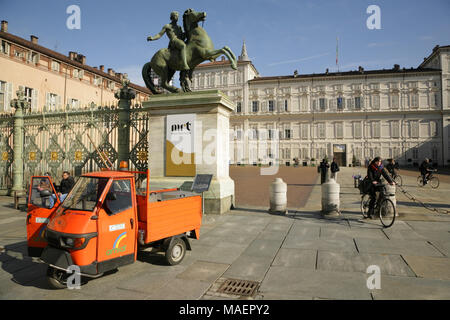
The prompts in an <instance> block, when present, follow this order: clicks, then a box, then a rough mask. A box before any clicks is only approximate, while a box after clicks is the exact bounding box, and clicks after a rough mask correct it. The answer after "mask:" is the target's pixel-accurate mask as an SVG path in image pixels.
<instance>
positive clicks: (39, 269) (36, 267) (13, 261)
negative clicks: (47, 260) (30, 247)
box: [0, 241, 50, 290]
mask: <svg viewBox="0 0 450 320" xmlns="http://www.w3.org/2000/svg"><path fill="white" fill-rule="evenodd" d="M0 250H1V251H0V265H1V268H2V270H4V271H6V272H7V273H9V274H11V276H12V278H11V281H13V282H15V283H17V284H19V285H21V286H25V287H36V288H39V289H47V290H50V286H49V285H48V284H47V281H46V279H45V275H46V270H47V266H46V265H45V264H43V263H40V262H37V261H36V260H37V259H36V258H31V257H29V256H28V255H27V254H28V253H27V242H26V241H21V242H17V243H13V244H9V245H6V246H4V247H2V248H0ZM38 279H39V281H36V280H38Z"/></svg>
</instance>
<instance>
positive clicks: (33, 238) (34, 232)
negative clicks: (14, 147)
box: [26, 176, 61, 248]
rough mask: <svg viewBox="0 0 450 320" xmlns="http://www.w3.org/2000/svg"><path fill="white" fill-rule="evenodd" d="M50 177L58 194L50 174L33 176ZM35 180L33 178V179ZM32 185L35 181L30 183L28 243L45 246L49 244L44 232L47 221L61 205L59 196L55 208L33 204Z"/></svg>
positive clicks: (39, 177)
mask: <svg viewBox="0 0 450 320" xmlns="http://www.w3.org/2000/svg"><path fill="white" fill-rule="evenodd" d="M42 178H44V179H48V180H49V181H50V183H51V187H52V189H53V193H55V194H56V190H55V188H54V185H53V182H52V181H51V179H50V177H48V176H33V177H32V179H42ZM32 181H33V180H32ZM32 187H33V182H32V183H30V187H29V190H28V207H27V221H26V227H27V244H28V247H34V248H45V247H46V246H47V244H48V243H47V240H46V239H45V238H44V237H43V232H44V230H45V228H46V227H47V222H48V221H49V220H50V219H51V217H52V215H53V214H54V212H55V211H56V210H57V208H58V206H59V205H60V203H61V202H60V201H59V197H58V196H57V197H56V201H55V205H54V207H53V208H51V209H48V208H43V207H39V206H36V205H34V204H32V202H31V200H30V199H31V195H32V192H33V191H32Z"/></svg>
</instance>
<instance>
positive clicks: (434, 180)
mask: <svg viewBox="0 0 450 320" xmlns="http://www.w3.org/2000/svg"><path fill="white" fill-rule="evenodd" d="M436 171H437V170H433V171H432V172H431V173H430V175H429V176H428V178H427V181H426V182H427V183H428V182H429V183H430V186H431V188H433V189H436V188H438V187H439V178H438V177H436V176H434V175H433V172H436ZM417 184H418V186H419V187H424V186H425V183H423V177H422V175H420V176H418V177H417Z"/></svg>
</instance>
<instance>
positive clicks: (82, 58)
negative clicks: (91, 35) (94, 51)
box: [78, 55, 86, 64]
mask: <svg viewBox="0 0 450 320" xmlns="http://www.w3.org/2000/svg"><path fill="white" fill-rule="evenodd" d="M78 56H80V55H78ZM81 64H86V56H83V55H81Z"/></svg>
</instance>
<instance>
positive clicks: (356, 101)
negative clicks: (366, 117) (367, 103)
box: [355, 97, 362, 110]
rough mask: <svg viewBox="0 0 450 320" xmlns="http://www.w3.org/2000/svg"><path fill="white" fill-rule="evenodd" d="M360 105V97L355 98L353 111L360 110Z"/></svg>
mask: <svg viewBox="0 0 450 320" xmlns="http://www.w3.org/2000/svg"><path fill="white" fill-rule="evenodd" d="M361 107H362V103H361V97H355V109H356V110H361Z"/></svg>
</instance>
